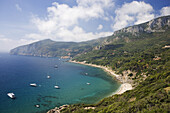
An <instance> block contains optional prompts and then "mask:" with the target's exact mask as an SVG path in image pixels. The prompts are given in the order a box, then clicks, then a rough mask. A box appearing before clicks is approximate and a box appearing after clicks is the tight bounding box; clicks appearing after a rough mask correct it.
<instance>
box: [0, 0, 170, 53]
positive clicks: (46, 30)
mask: <svg viewBox="0 0 170 113" xmlns="http://www.w3.org/2000/svg"><path fill="white" fill-rule="evenodd" d="M166 15H170V0H142V1H141V0H136V1H134V0H0V52H9V50H10V49H12V48H15V47H17V46H21V45H25V44H29V43H32V42H35V41H39V40H43V39H52V40H55V41H67V42H68V41H74V42H81V41H87V40H92V39H97V38H100V37H106V36H109V35H112V34H113V32H114V31H116V30H119V29H121V28H124V27H127V26H131V25H137V24H140V23H144V22H147V21H149V20H151V19H154V18H156V17H159V16H166Z"/></svg>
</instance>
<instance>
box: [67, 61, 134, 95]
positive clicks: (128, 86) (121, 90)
mask: <svg viewBox="0 0 170 113" xmlns="http://www.w3.org/2000/svg"><path fill="white" fill-rule="evenodd" d="M69 62H71V63H77V64H82V65H87V66H92V67H97V68H101V69H103V70H104V71H105V72H107V73H109V75H110V76H112V77H114V78H116V79H117V80H118V81H119V82H120V83H121V85H120V87H119V88H118V90H117V91H116V92H114V93H112V94H111V96H112V95H115V94H119V95H120V94H123V93H124V92H126V91H128V90H132V89H133V87H132V84H130V83H127V82H125V81H124V80H123V78H122V76H121V75H118V74H116V73H115V72H114V71H113V70H112V69H110V68H108V67H106V66H101V65H96V64H88V63H86V62H78V61H71V60H70V61H69Z"/></svg>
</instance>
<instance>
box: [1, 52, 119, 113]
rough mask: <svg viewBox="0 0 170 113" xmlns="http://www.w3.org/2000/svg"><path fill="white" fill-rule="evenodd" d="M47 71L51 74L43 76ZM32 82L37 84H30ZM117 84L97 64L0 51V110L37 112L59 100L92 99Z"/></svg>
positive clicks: (52, 106)
mask: <svg viewBox="0 0 170 113" xmlns="http://www.w3.org/2000/svg"><path fill="white" fill-rule="evenodd" d="M54 65H58V68H54ZM86 73H88V74H87V75H86ZM47 75H50V76H51V78H50V79H47ZM33 82H35V83H37V84H38V87H30V86H29V84H30V83H33ZM87 83H90V85H88V84H87ZM55 85H59V87H60V89H55V88H54V86H55ZM119 86H120V84H119V83H118V82H116V81H115V80H113V79H112V78H111V77H110V76H109V75H108V74H107V73H106V72H104V71H103V70H102V69H99V68H95V67H90V66H85V65H80V64H74V63H69V62H65V61H63V60H59V58H40V57H29V56H14V55H9V54H4V53H1V54H0V113H36V112H37V113H38V112H45V111H47V110H49V109H51V108H54V107H55V106H60V105H63V104H74V103H87V104H90V103H96V102H98V101H99V100H100V99H102V98H104V97H106V96H108V95H110V94H112V93H113V92H114V91H116V90H117V89H118V88H119ZM8 92H13V93H15V95H16V99H14V100H13V99H10V98H9V97H8V96H7V93H8ZM36 104H39V105H40V108H36V107H35V106H34V105H36Z"/></svg>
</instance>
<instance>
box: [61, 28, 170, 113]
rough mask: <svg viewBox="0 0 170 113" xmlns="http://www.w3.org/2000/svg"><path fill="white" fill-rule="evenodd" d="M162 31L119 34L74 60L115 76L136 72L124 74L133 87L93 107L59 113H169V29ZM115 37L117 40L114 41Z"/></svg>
mask: <svg viewBox="0 0 170 113" xmlns="http://www.w3.org/2000/svg"><path fill="white" fill-rule="evenodd" d="M164 30H165V32H159V33H158V32H154V33H139V34H137V35H133V34H130V33H126V32H121V33H118V34H116V35H113V36H111V37H110V38H109V39H108V40H109V41H110V42H111V43H109V44H105V45H102V46H100V48H99V49H94V50H93V51H89V52H87V53H83V54H81V55H80V56H76V57H74V59H73V60H76V61H86V62H87V63H93V64H98V65H104V66H110V67H112V69H113V70H115V71H116V72H117V73H119V74H122V72H123V71H125V70H130V71H132V72H136V74H133V73H130V74H128V76H129V78H131V79H132V80H134V82H135V84H136V87H135V89H133V90H131V91H127V92H125V93H124V94H122V95H114V96H112V97H108V98H105V99H103V100H101V101H100V102H99V103H97V104H91V105H86V104H77V105H71V106H70V107H68V108H66V109H64V110H62V113H71V112H74V113H88V112H90V113H96V112H98V113H114V112H116V113H146V112H147V113H148V112H149V113H160V112H163V113H168V112H170V109H169V108H170V104H169V103H170V98H169V97H170V76H169V75H170V48H164V46H165V45H170V29H169V27H168V28H167V27H166V29H164ZM116 37H119V39H118V40H116V41H115V40H114V39H115V38H116ZM127 39H128V42H127ZM144 75H145V76H144ZM139 82H140V84H139ZM86 107H95V109H85V108H86Z"/></svg>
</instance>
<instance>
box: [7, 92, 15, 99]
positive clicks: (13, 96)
mask: <svg viewBox="0 0 170 113" xmlns="http://www.w3.org/2000/svg"><path fill="white" fill-rule="evenodd" d="M7 95H8V96H9V97H10V98H12V99H14V98H15V94H14V93H7Z"/></svg>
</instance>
